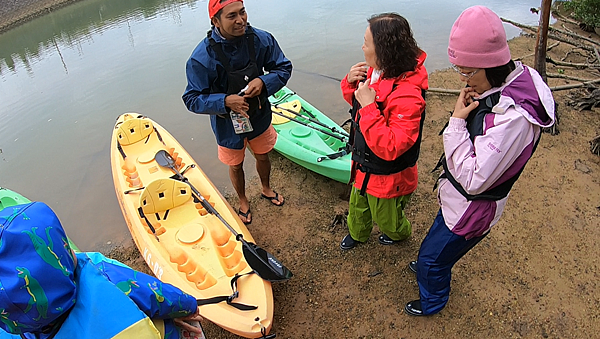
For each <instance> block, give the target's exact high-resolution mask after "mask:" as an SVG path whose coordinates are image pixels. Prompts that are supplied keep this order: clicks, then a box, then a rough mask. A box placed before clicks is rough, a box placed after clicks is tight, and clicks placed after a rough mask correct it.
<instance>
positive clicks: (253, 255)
mask: <svg viewBox="0 0 600 339" xmlns="http://www.w3.org/2000/svg"><path fill="white" fill-rule="evenodd" d="M242 251H243V252H244V258H246V261H247V262H248V265H250V267H252V269H253V270H254V271H255V272H256V274H258V276H260V277H261V278H263V279H264V280H267V281H270V282H277V281H285V280H288V279H289V278H291V277H292V276H293V274H292V272H291V271H290V270H288V269H287V267H285V266H283V264H282V263H281V262H280V261H279V260H277V259H276V258H275V257H273V255H271V253H269V252H267V251H265V250H263V249H262V248H260V247H258V246H257V245H256V244H253V243H251V242H247V241H244V243H243V245H242Z"/></svg>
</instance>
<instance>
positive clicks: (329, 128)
mask: <svg viewBox="0 0 600 339" xmlns="http://www.w3.org/2000/svg"><path fill="white" fill-rule="evenodd" d="M275 108H277V109H282V110H284V111H286V112H289V113H292V114H294V115H296V116H298V117H302V118H305V119H308V121H310V122H312V123H314V124H317V125H319V126H321V127H325V128H327V129H328V130H331V131H332V132H334V133H340V134H341V135H343V136H345V137H347V136H348V134H347V133H346V131H340V130H338V129H337V128H335V127H331V126H328V125H327V124H324V123H322V122H320V121H319V120H315V119H311V118H307V117H305V116H304V115H302V114H300V113H296V112H295V111H292V110H291V109H287V108H285V107H281V106H279V105H275ZM301 109H303V110H304V111H305V112H306V113H310V112H309V111H307V110H306V109H304V108H301ZM275 113H278V112H275ZM314 117H315V116H314V115H313V118H314Z"/></svg>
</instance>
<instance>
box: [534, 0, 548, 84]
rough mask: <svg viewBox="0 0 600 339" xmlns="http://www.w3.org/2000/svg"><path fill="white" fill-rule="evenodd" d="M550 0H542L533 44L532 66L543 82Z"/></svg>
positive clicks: (544, 77) (544, 78) (545, 79)
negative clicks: (534, 43) (535, 41)
mask: <svg viewBox="0 0 600 339" xmlns="http://www.w3.org/2000/svg"><path fill="white" fill-rule="evenodd" d="M551 6H552V0H542V12H541V13H540V24H539V26H538V34H537V43H536V45H535V63H534V66H533V67H534V68H535V69H536V70H537V71H538V73H540V75H541V76H542V79H543V80H544V82H547V78H546V45H547V44H548V27H549V25H550V8H551Z"/></svg>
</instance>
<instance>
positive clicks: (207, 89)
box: [182, 27, 292, 149]
mask: <svg viewBox="0 0 600 339" xmlns="http://www.w3.org/2000/svg"><path fill="white" fill-rule="evenodd" d="M252 29H253V31H254V33H255V34H254V44H255V45H254V46H255V48H254V49H255V53H256V63H257V66H258V70H259V73H263V72H267V73H266V74H264V75H260V76H259V77H260V79H261V80H262V81H263V83H264V84H265V88H266V91H267V96H271V95H273V94H275V92H277V91H278V90H280V89H281V88H282V87H283V86H285V84H286V83H287V81H288V80H289V78H290V76H291V74H292V63H291V62H290V61H289V60H288V59H287V58H286V57H285V55H284V54H283V51H282V50H281V48H280V47H279V44H278V43H277V41H276V40H275V38H274V37H273V35H271V34H270V33H269V32H266V31H263V30H260V29H256V28H254V27H253V28H252ZM216 30H217V28H216V27H213V30H212V32H211V33H210V34H211V36H212V38H213V39H214V40H215V42H216V43H218V44H221V46H222V49H223V52H224V54H225V55H226V56H227V57H229V63H230V65H231V67H232V68H233V69H234V70H239V69H243V68H244V67H246V66H247V65H248V63H249V62H250V57H249V52H248V44H247V42H246V38H245V37H243V36H242V37H238V38H235V39H232V40H226V39H224V38H223V37H222V36H221V35H220V34H219V33H218V32H216ZM186 76H187V81H188V84H187V87H186V89H185V92H184V93H183V97H182V98H183V102H184V103H185V106H186V107H187V108H188V110H190V111H191V112H194V113H200V114H210V121H211V126H212V129H213V132H214V134H215V137H216V139H217V143H218V144H219V145H220V146H223V147H226V148H230V149H242V148H243V146H244V138H248V139H249V140H251V139H253V138H255V137H256V136H258V135H260V134H262V133H263V132H264V131H266V130H267V128H268V127H269V125H270V123H271V106H270V105H269V103H268V102H267V103H266V104H263V105H262V107H261V108H260V109H258V111H256V112H254V113H253V114H251V116H250V122H251V123H252V127H253V129H254V130H253V131H252V132H248V133H243V134H235V131H234V129H233V124H232V123H231V119H230V118H229V114H228V113H229V110H228V109H227V108H226V107H225V97H226V96H227V88H228V79H227V71H226V70H225V67H224V66H223V65H222V64H221V62H220V61H219V59H218V57H217V55H216V53H215V51H214V50H213V48H212V47H210V42H209V39H208V37H207V38H204V39H203V40H202V41H201V42H200V43H199V44H198V46H196V48H195V49H194V51H193V52H192V55H191V56H190V58H189V59H188V61H187V64H186ZM223 114H224V115H223ZM221 115H223V116H221Z"/></svg>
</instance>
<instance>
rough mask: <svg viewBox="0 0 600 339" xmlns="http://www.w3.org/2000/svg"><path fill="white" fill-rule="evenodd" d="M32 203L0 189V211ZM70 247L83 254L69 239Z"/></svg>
mask: <svg viewBox="0 0 600 339" xmlns="http://www.w3.org/2000/svg"><path fill="white" fill-rule="evenodd" d="M29 202H31V200H29V199H27V198H25V197H24V196H22V195H20V194H19V193H17V192H14V191H11V190H9V189H8V188H4V187H0V211H2V210H3V209H5V208H7V207H11V206H15V205H22V204H26V203H29ZM67 241H68V242H69V245H70V246H71V248H72V249H73V250H74V251H75V252H81V251H80V250H79V248H77V246H75V244H74V243H73V242H72V241H71V239H69V237H67Z"/></svg>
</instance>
